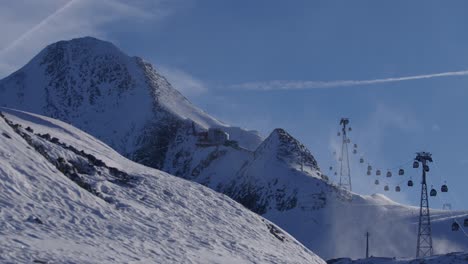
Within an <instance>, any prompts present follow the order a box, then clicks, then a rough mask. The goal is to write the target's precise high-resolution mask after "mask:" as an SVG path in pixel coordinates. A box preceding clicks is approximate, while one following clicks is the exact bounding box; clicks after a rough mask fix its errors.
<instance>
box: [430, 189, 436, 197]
mask: <svg viewBox="0 0 468 264" xmlns="http://www.w3.org/2000/svg"><path fill="white" fill-rule="evenodd" d="M430 195H431V196H437V191H436V189H434V188H433V189H432V190H431V192H430Z"/></svg>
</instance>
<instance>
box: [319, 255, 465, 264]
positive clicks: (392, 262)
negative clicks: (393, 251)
mask: <svg viewBox="0 0 468 264" xmlns="http://www.w3.org/2000/svg"><path fill="white" fill-rule="evenodd" d="M327 263H328V264H466V263H468V253H450V254H447V255H437V256H432V257H426V258H421V259H398V258H376V257H371V258H368V259H358V260H351V259H334V260H329V261H327Z"/></svg>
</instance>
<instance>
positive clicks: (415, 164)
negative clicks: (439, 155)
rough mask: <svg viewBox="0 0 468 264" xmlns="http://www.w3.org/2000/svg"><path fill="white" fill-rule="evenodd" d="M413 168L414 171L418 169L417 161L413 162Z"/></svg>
mask: <svg viewBox="0 0 468 264" xmlns="http://www.w3.org/2000/svg"><path fill="white" fill-rule="evenodd" d="M413 168H415V169H417V168H419V162H417V161H415V162H413Z"/></svg>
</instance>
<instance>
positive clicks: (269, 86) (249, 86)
mask: <svg viewBox="0 0 468 264" xmlns="http://www.w3.org/2000/svg"><path fill="white" fill-rule="evenodd" d="M466 75H468V70H463V71H453V72H441V73H433V74H423V75H413V76H403V77H394V78H383V79H371V80H338V81H267V82H248V83H242V84H235V85H231V86H230V88H232V89H242V90H256V91H272V90H307V89H326V88H337V87H349V86H357V85H372V84H380V83H392V82H403V81H412V80H421V79H431V78H441V77H450V76H466Z"/></svg>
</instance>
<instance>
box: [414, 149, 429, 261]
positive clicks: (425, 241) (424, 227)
mask: <svg viewBox="0 0 468 264" xmlns="http://www.w3.org/2000/svg"><path fill="white" fill-rule="evenodd" d="M416 154H417V155H416V158H415V159H414V163H413V168H419V163H421V164H422V181H421V203H420V208H419V225H418V245H417V251H416V257H417V258H419V257H426V256H432V254H433V248H432V229H431V215H430V212H429V199H428V198H429V197H428V193H427V183H426V172H429V165H428V162H432V154H431V153H429V152H418V153H416Z"/></svg>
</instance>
